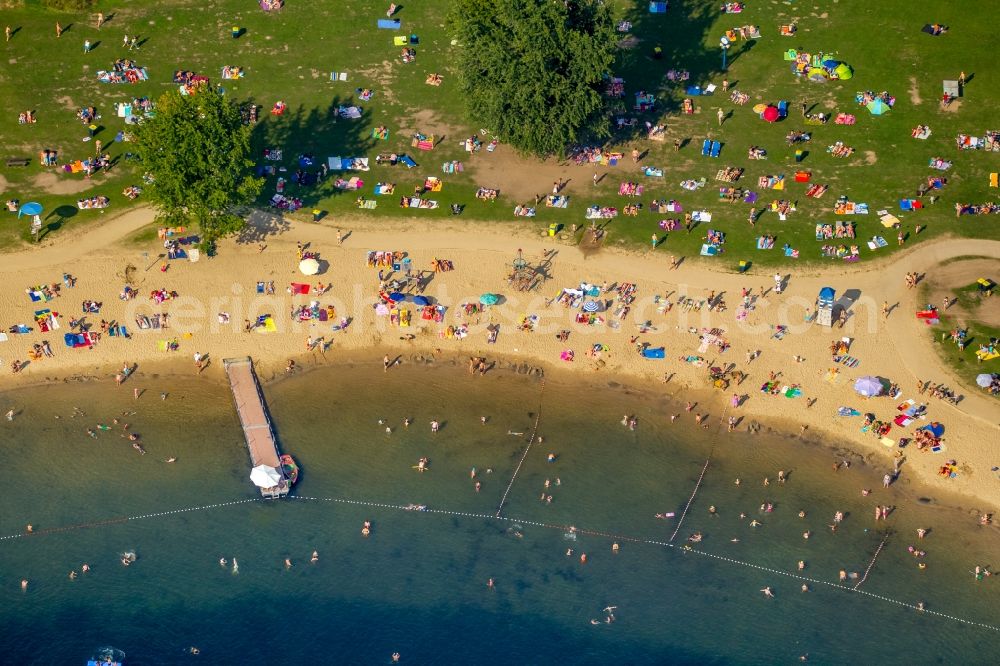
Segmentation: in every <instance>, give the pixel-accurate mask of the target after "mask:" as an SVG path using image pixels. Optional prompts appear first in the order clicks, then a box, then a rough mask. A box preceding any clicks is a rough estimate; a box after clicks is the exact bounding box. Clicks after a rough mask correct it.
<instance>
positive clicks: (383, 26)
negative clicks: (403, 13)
mask: <svg viewBox="0 0 1000 666" xmlns="http://www.w3.org/2000/svg"><path fill="white" fill-rule="evenodd" d="M402 23H403V22H402V21H400V20H399V19H379V20H378V27H379V30H399V28H400V27H401V26H402Z"/></svg>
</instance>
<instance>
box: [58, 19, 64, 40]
mask: <svg viewBox="0 0 1000 666" xmlns="http://www.w3.org/2000/svg"><path fill="white" fill-rule="evenodd" d="M62 32H63V27H62V25H61V24H60V23H59V21H56V39H59V38H60V37H62Z"/></svg>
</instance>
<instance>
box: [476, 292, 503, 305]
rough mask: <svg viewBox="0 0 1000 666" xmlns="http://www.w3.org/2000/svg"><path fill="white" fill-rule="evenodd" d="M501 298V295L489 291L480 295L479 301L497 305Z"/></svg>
mask: <svg viewBox="0 0 1000 666" xmlns="http://www.w3.org/2000/svg"><path fill="white" fill-rule="evenodd" d="M499 300H500V297H499V296H497V295H496V294H489V293H487V294H483V295H482V296H480V297H479V302H480V303H482V304H483V305H496V304H497V302H498V301H499Z"/></svg>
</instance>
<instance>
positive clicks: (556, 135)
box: [449, 0, 615, 156]
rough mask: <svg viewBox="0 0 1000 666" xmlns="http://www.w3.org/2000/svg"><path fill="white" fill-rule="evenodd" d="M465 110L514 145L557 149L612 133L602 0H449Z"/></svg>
mask: <svg viewBox="0 0 1000 666" xmlns="http://www.w3.org/2000/svg"><path fill="white" fill-rule="evenodd" d="M449 19H450V26H451V29H452V34H453V36H454V38H455V41H456V44H457V48H458V58H457V64H458V71H459V77H460V85H461V88H462V92H463V94H464V96H465V100H466V104H467V107H468V112H469V115H470V116H471V117H472V118H473V119H475V120H476V122H477V123H481V124H482V125H483V126H484V127H488V128H490V129H491V130H493V131H494V132H495V133H496V134H497V135H498V136H500V137H501V138H502V139H503V140H504V141H507V142H509V143H510V144H511V145H513V146H514V147H515V148H517V149H519V150H521V151H524V152H528V153H534V154H536V155H539V156H548V155H553V154H562V153H563V152H564V151H565V149H566V147H567V146H569V145H570V144H571V143H573V142H575V141H577V140H578V139H579V138H580V137H581V136H583V135H584V134H589V135H592V136H595V137H598V138H603V137H607V136H609V135H610V128H609V122H608V117H607V115H606V114H604V113H603V107H604V104H603V100H602V98H601V89H600V88H601V79H602V76H603V75H604V74H605V73H607V72H608V71H609V69H610V67H611V65H612V63H613V62H614V59H615V31H614V19H613V17H612V15H611V9H610V8H609V7H608V3H605V2H601V0H566V1H565V2H564V1H562V0H559V1H556V0H455V2H454V4H453V6H452V11H451V13H450V16H449Z"/></svg>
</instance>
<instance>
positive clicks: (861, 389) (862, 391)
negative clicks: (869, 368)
mask: <svg viewBox="0 0 1000 666" xmlns="http://www.w3.org/2000/svg"><path fill="white" fill-rule="evenodd" d="M854 390H855V392H856V393H857V394H858V395H863V396H864V397H866V398H871V397H873V396H876V395H881V394H882V392H883V391H885V386H884V385H883V384H882V380H881V379H879V378H878V377H872V376H871V375H869V376H867V377H862V378H860V379H859V380H858V381H856V382H854Z"/></svg>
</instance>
